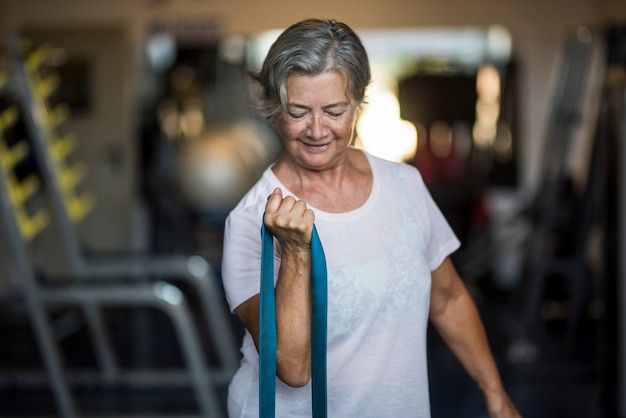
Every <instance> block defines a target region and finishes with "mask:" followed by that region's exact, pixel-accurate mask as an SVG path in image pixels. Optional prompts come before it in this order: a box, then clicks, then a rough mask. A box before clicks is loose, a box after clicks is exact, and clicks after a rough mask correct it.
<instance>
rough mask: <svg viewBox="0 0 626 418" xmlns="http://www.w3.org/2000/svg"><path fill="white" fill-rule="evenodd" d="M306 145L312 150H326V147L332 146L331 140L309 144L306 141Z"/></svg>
mask: <svg viewBox="0 0 626 418" xmlns="http://www.w3.org/2000/svg"><path fill="white" fill-rule="evenodd" d="M303 144H304V146H305V147H306V148H307V149H309V150H312V151H324V150H326V149H328V147H329V146H330V144H331V143H330V142H326V143H323V144H308V143H306V142H303Z"/></svg>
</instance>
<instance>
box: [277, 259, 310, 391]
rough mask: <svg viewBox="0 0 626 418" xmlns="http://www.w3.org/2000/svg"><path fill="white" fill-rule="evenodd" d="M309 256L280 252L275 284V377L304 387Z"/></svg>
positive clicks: (307, 364) (307, 363) (307, 369)
mask: <svg viewBox="0 0 626 418" xmlns="http://www.w3.org/2000/svg"><path fill="white" fill-rule="evenodd" d="M310 272H311V257H310V253H309V252H293V253H287V254H286V253H283V254H282V257H281V266H280V269H279V274H278V281H277V283H276V290H275V301H276V327H277V344H276V363H277V364H276V374H277V375H278V377H279V378H280V379H281V380H283V381H284V382H286V383H287V384H289V385H292V386H302V385H305V384H306V383H307V382H308V381H309V379H310V373H311V331H310V330H311V284H310V283H311V280H310Z"/></svg>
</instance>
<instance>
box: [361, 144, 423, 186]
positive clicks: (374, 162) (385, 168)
mask: <svg viewBox="0 0 626 418" xmlns="http://www.w3.org/2000/svg"><path fill="white" fill-rule="evenodd" d="M363 154H364V155H365V156H366V157H367V160H368V161H369V163H370V166H371V167H372V171H373V172H374V173H375V175H376V174H378V175H381V176H385V177H391V178H394V179H396V180H401V181H404V182H408V183H410V184H418V185H420V186H421V185H423V184H424V180H423V178H422V175H421V174H420V172H419V170H418V169H417V168H416V167H415V166H413V165H411V164H408V163H401V162H395V161H389V160H385V159H383V158H380V157H376V156H375V155H372V154H369V153H368V152H367V151H363Z"/></svg>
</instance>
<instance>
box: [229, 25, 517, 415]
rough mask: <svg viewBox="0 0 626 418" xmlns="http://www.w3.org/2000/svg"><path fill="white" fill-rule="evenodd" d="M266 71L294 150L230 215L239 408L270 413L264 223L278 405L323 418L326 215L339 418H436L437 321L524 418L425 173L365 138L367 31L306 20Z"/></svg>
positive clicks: (275, 48)
mask: <svg viewBox="0 0 626 418" xmlns="http://www.w3.org/2000/svg"><path fill="white" fill-rule="evenodd" d="M254 79H255V81H256V82H258V84H259V86H260V89H259V91H260V106H259V110H260V112H261V114H262V115H264V116H265V117H266V118H267V120H268V121H269V122H270V123H272V124H273V126H274V127H275V128H276V130H277V132H278V134H279V136H280V138H281V141H282V143H283V151H282V153H281V155H280V157H279V158H278V160H277V161H276V162H275V163H274V164H272V165H271V166H270V167H268V168H267V170H266V171H265V172H264V174H263V175H262V177H261V178H260V179H259V181H258V182H257V184H256V185H255V186H254V187H253V188H252V189H251V190H250V191H249V192H248V193H247V194H246V195H245V197H244V198H243V199H242V200H241V202H240V203H239V204H238V205H237V207H236V208H235V209H233V211H232V212H231V213H230V215H229V217H228V219H227V221H226V225H225V238H224V258H223V266H222V268H223V280H224V286H225V290H226V295H227V298H228V302H229V304H230V307H231V309H232V310H233V312H235V313H236V315H237V316H238V317H239V318H240V320H241V322H242V323H243V325H244V326H245V328H246V333H245V337H244V340H243V345H242V347H241V351H242V353H243V360H242V363H241V366H240V368H239V370H238V372H237V373H236V375H235V376H234V378H233V381H232V383H231V385H230V387H229V396H228V410H229V415H230V416H231V417H255V416H258V414H259V404H258V402H259V400H258V393H259V355H258V351H257V348H258V343H259V266H260V259H261V234H260V228H261V223H262V222H263V223H265V226H266V228H267V229H268V230H269V231H270V232H271V233H272V235H274V237H275V246H276V254H277V256H276V258H275V263H276V266H277V268H276V269H275V271H276V278H275V300H276V324H277V349H276V352H277V354H276V356H277V366H276V375H277V379H276V381H277V383H276V415H277V416H279V417H307V416H311V393H310V376H311V348H310V347H311V334H310V330H311V281H310V280H311V279H310V264H311V255H310V254H311V253H310V250H311V234H312V228H313V223H314V221H315V225H316V229H317V230H318V231H319V236H320V239H321V242H322V245H323V246H324V251H325V253H326V258H327V265H328V354H327V359H328V360H327V361H328V382H327V385H328V415H329V416H330V417H341V418H344V417H376V418H382V417H429V416H430V404H429V392H428V374H427V361H426V331H427V325H428V321H429V320H430V321H431V322H432V323H433V324H434V326H435V327H436V329H437V330H438V331H439V332H440V333H441V335H442V336H443V338H444V340H445V341H446V343H447V344H448V345H449V346H450V348H451V349H452V351H453V352H454V353H455V355H456V356H457V357H458V358H459V360H460V361H461V363H462V364H463V366H464V367H465V368H466V369H467V371H468V372H469V374H470V375H471V376H472V378H473V379H474V380H475V381H476V382H477V384H478V385H479V387H480V389H481V390H482V392H483V393H484V396H485V400H486V403H487V408H488V411H489V414H490V416H491V417H519V413H518V412H517V411H516V409H515V407H514V406H513V405H512V403H511V401H510V400H509V397H508V396H507V394H506V392H505V390H504V388H503V385H502V383H501V380H500V377H499V374H498V371H497V368H496V366H495V363H494V360H493V357H492V355H491V352H490V349H489V346H488V343H487V339H486V336H485V331H484V328H483V325H482V323H481V320H480V318H479V315H478V313H477V310H476V307H475V305H474V303H473V301H472V298H471V296H470V295H469V293H468V291H467V290H466V288H465V286H464V285H463V282H462V280H461V279H460V278H459V276H458V274H457V272H456V271H455V268H454V266H453V265H452V263H451V261H450V259H449V255H450V254H451V253H452V252H453V251H454V250H456V249H457V248H458V246H459V241H458V240H457V238H456V237H455V235H454V233H453V232H452V230H451V228H450V226H449V225H448V223H447V222H446V220H445V219H444V217H443V216H442V214H441V212H440V211H439V209H438V208H437V206H436V205H435V203H434V202H433V200H432V198H431V196H430V194H429V192H428V190H427V189H426V187H425V185H424V182H423V180H422V178H421V176H420V173H419V172H418V171H417V170H416V169H415V168H414V167H412V166H409V165H406V164H399V163H392V162H388V161H385V160H382V159H379V158H376V157H373V156H372V155H369V154H367V153H366V152H364V151H363V150H360V149H356V148H354V147H352V146H351V144H352V142H353V138H354V127H355V121H356V119H357V115H358V113H359V109H360V107H361V106H362V104H363V102H364V97H365V90H366V87H367V86H368V84H369V83H370V68H369V61H368V57H367V53H366V51H365V49H364V47H363V45H362V44H361V42H360V40H359V38H358V37H357V35H356V34H355V33H354V32H353V31H352V30H351V29H350V28H349V27H348V26H347V25H345V24H343V23H340V22H336V21H333V20H317V19H311V20H306V21H302V22H299V23H296V24H294V25H293V26H291V27H289V28H288V29H287V30H285V31H284V32H283V33H282V34H281V35H280V36H279V37H278V39H277V40H276V41H275V43H274V44H273V45H272V47H271V49H270V50H269V53H268V55H267V57H266V59H265V61H264V63H263V66H262V68H261V71H260V72H259V73H258V74H255V75H254ZM264 214H265V215H264Z"/></svg>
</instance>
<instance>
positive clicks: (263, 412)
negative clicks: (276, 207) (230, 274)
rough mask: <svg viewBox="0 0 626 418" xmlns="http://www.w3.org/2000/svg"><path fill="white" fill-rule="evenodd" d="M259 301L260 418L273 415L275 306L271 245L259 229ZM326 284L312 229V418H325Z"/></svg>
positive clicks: (323, 259) (318, 244)
mask: <svg viewBox="0 0 626 418" xmlns="http://www.w3.org/2000/svg"><path fill="white" fill-rule="evenodd" d="M261 241H262V249H261V295H260V297H261V301H260V308H259V309H260V315H259V417H260V418H274V417H275V414H276V306H275V302H274V244H273V238H272V235H271V233H270V232H269V231H268V230H267V229H266V228H265V224H263V225H262V226H261ZM327 286H328V284H327V272H326V257H325V256H324V249H323V248H322V244H321V242H320V239H319V236H318V234H317V229H316V228H315V225H313V232H312V235H311V288H312V289H311V290H312V299H313V305H312V306H313V316H312V324H311V380H312V382H311V385H312V393H311V396H312V404H313V418H323V417H326V416H327V397H326V338H327V334H326V332H327V326H328V324H327V320H328V317H327V311H328V307H327V300H328V287H327Z"/></svg>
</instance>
